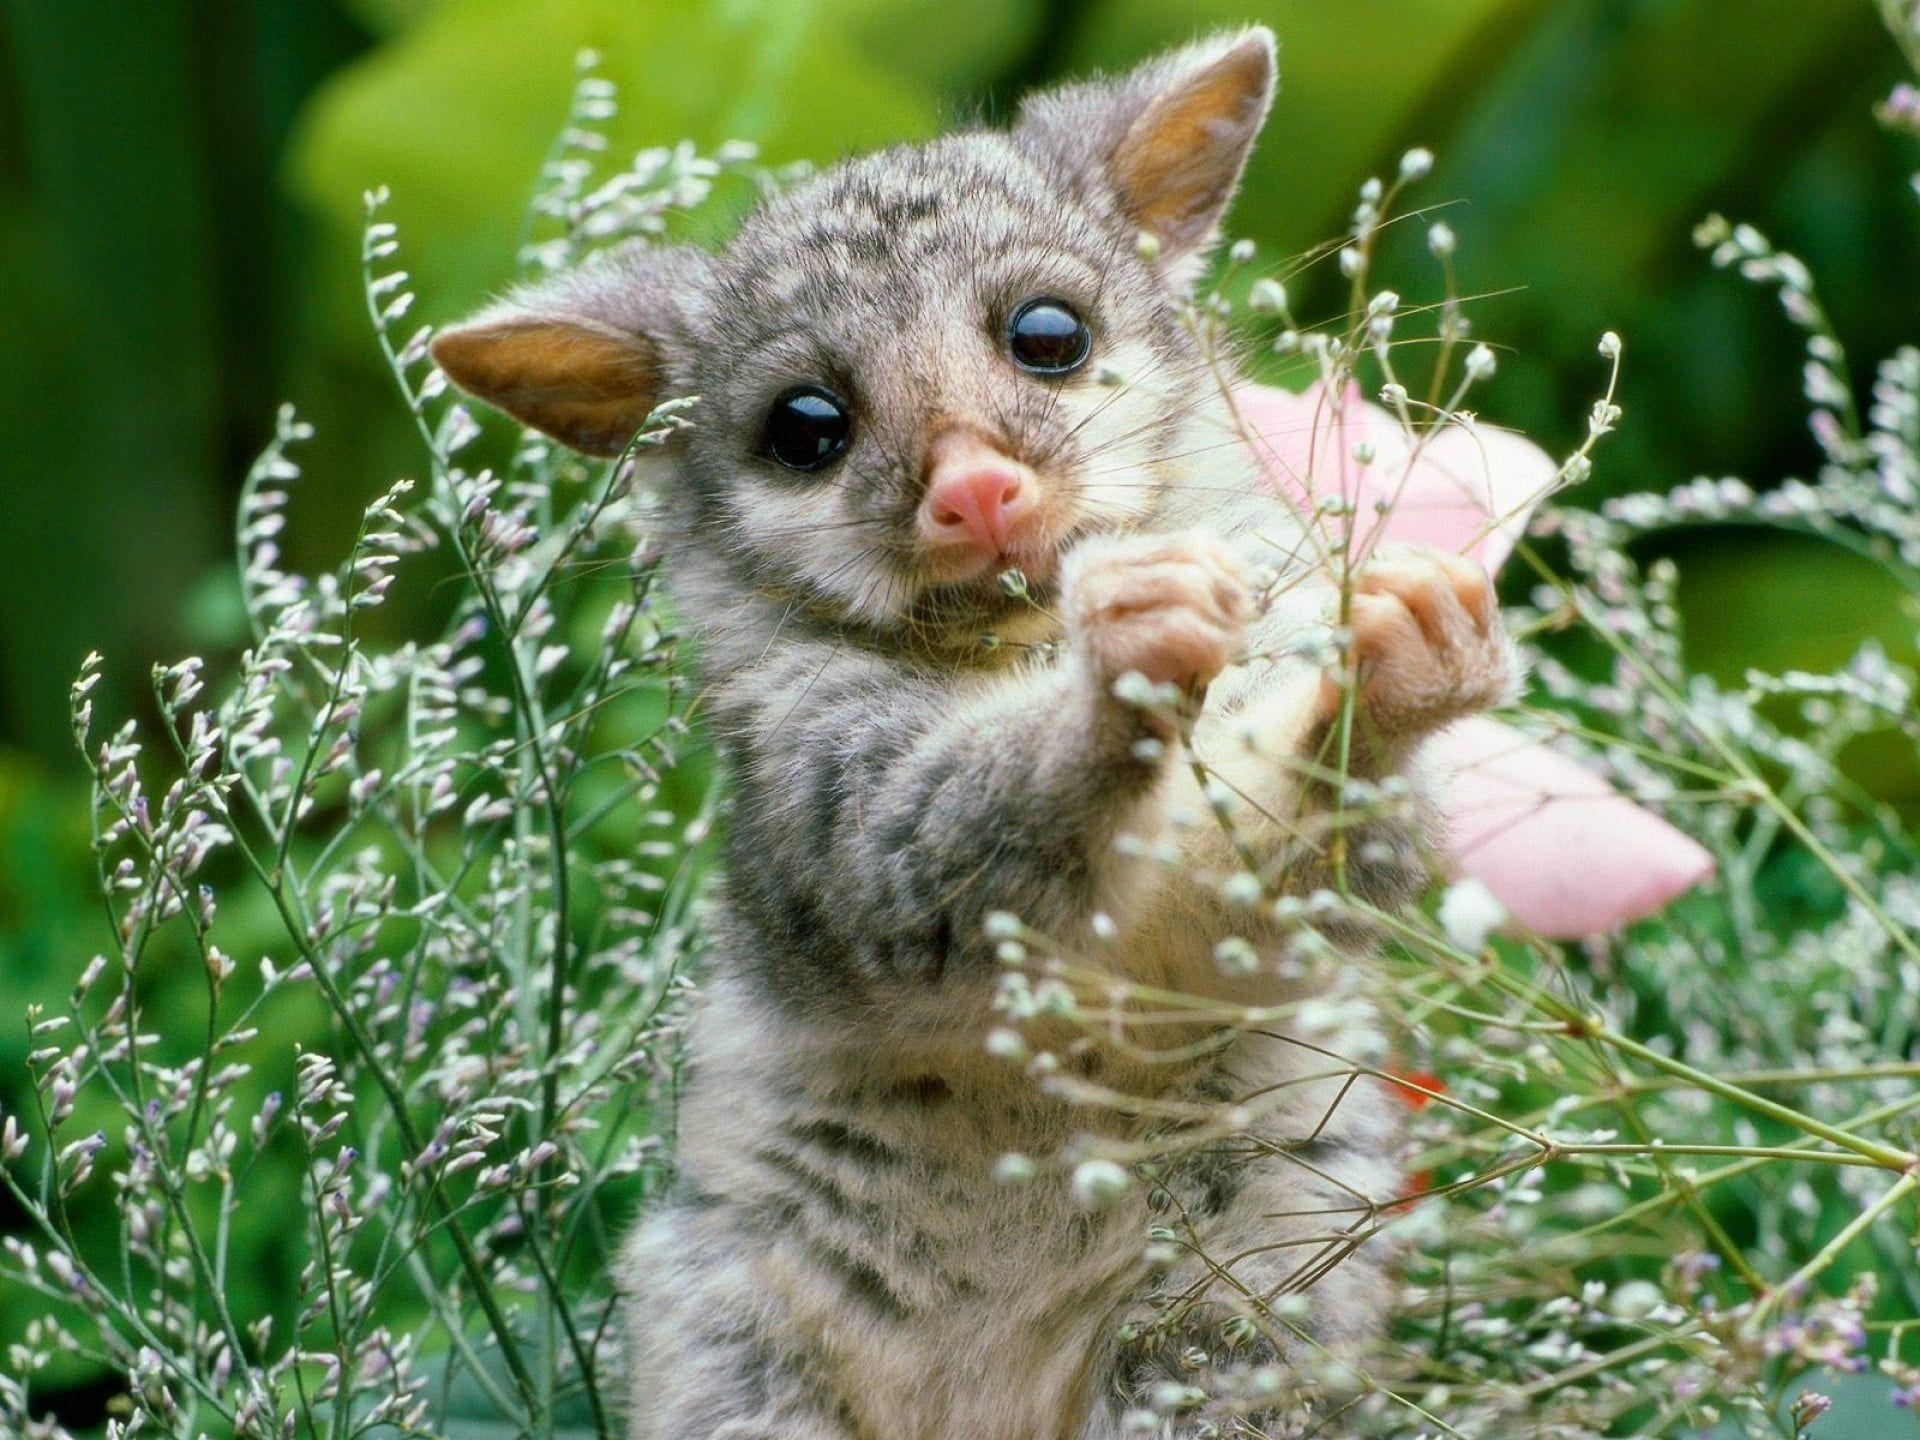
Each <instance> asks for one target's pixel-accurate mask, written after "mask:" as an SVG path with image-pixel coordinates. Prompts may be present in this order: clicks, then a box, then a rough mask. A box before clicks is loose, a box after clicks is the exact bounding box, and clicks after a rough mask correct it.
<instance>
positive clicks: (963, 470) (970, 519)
mask: <svg viewBox="0 0 1920 1440" xmlns="http://www.w3.org/2000/svg"><path fill="white" fill-rule="evenodd" d="M928 459H929V460H930V462H931V464H930V466H929V470H928V475H927V492H926V499H925V501H924V502H923V503H922V505H921V508H920V521H921V528H922V530H923V532H924V533H925V534H926V536H927V538H928V539H930V540H933V541H935V542H937V543H949V544H950V543H956V542H958V543H964V544H971V545H972V546H974V547H975V548H977V549H980V550H987V551H992V552H993V553H995V554H1000V553H1003V552H1004V551H1005V550H1006V548H1007V541H1008V540H1009V539H1010V538H1011V537H1012V536H1013V534H1014V532H1015V531H1016V530H1018V529H1019V527H1020V522H1021V520H1022V519H1023V518H1024V517H1025V516H1026V515H1027V513H1028V512H1029V511H1030V510H1032V508H1033V503H1034V500H1033V491H1034V486H1033V484H1032V483H1031V482H1032V472H1031V471H1029V470H1028V469H1027V467H1026V466H1024V465H1021V464H1019V463H1018V462H1017V461H1013V460H1010V459H1008V458H1007V457H1006V456H1005V455H1003V454H1001V453H1000V452H999V451H998V450H996V449H995V448H994V447H993V446H992V445H990V444H989V443H987V441H986V440H984V439H982V438H981V437H979V436H977V435H974V434H971V433H968V432H965V431H956V432H949V433H948V434H945V435H942V436H941V437H940V438H939V439H937V440H936V441H935V442H934V443H933V446H932V447H931V450H930V453H929V456H928Z"/></svg>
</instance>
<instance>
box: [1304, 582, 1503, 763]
mask: <svg viewBox="0 0 1920 1440" xmlns="http://www.w3.org/2000/svg"><path fill="white" fill-rule="evenodd" d="M1350 624H1351V627H1352V631H1353V658H1354V666H1355V673H1356V675H1357V677H1358V685H1359V692H1358V693H1359V705H1360V715H1359V717H1358V719H1359V722H1360V724H1361V726H1362V727H1363V728H1364V730H1365V732H1366V733H1367V734H1368V735H1369V736H1370V737H1371V738H1373V739H1375V740H1376V741H1380V742H1389V743H1390V742H1392V741H1396V740H1411V739H1417V738H1418V737H1420V736H1422V735H1425V734H1427V733H1428V732H1429V731H1432V730H1436V729H1438V728H1439V727H1440V726H1442V725H1445V724H1447V723H1448V722H1449V721H1452V720H1457V719H1459V718H1461V717H1462V716H1464V715H1471V714H1474V713H1476V712H1477V711H1481V710H1486V709H1490V708H1492V707H1493V706H1495V705H1500V704H1503V703H1505V702H1506V701H1508V700H1510V699H1512V698H1513V695H1514V692H1515V690H1516V689H1517V688H1518V685H1519V678H1520V667H1519V663H1518V661H1517V660H1516V658H1515V655H1514V650H1513V646H1512V645H1511V643H1509V641H1508V640H1507V636H1506V631H1505V628H1504V627H1503V625H1502V624H1501V621H1500V607H1499V605H1498V604H1497V603H1496V602H1495V599H1494V593H1493V582H1492V581H1490V580H1489V579H1488V578H1487V574H1486V572H1485V571H1484V570H1482V569H1481V568H1480V566H1479V565H1477V564H1475V563H1474V562H1473V561H1471V560H1467V559H1464V558H1463V557H1461V556H1458V555H1449V554H1446V553H1444V552H1442V551H1439V550H1430V549H1428V548H1426V547H1424V546H1395V547H1392V548H1383V549H1382V550H1381V551H1379V552H1378V554H1377V555H1376V556H1375V557H1374V558H1373V559H1371V560H1369V561H1368V562H1367V563H1366V564H1365V565H1364V566H1363V567H1362V568H1361V569H1360V570H1359V571H1357V572H1356V573H1355V575H1354V577H1353V603H1352V607H1351V611H1350ZM1340 695H1341V689H1340V683H1339V681H1338V679H1337V678H1335V677H1333V676H1328V677H1326V678H1325V679H1323V681H1322V682H1321V691H1320V709H1321V714H1322V716H1323V718H1326V719H1331V718H1332V716H1333V715H1334V714H1336V713H1337V712H1338V710H1339V707H1340Z"/></svg>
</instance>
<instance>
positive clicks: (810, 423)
mask: <svg viewBox="0 0 1920 1440" xmlns="http://www.w3.org/2000/svg"><path fill="white" fill-rule="evenodd" d="M852 433H853V421H852V420H850V419H848V418H847V407H846V404H845V402H844V401H842V400H841V399H840V397H839V396H838V395H835V394H834V393H833V392H832V391H831V390H823V389H821V388H820V387H819V386H818V385H802V386H800V387H799V388H797V389H793V390H789V391H787V393H786V394H784V395H782V396H781V397H780V398H779V399H778V400H776V401H774V402H773V409H771V410H769V411H768V412H767V426H766V429H765V430H764V431H763V432H762V433H761V436H760V453H761V454H763V455H765V456H767V457H768V458H769V459H771V460H774V461H776V462H778V463H779V464H781V465H784V466H786V467H787V469H789V470H822V469H825V468H826V467H827V466H828V465H831V464H832V463H833V462H834V461H835V460H837V459H839V458H840V456H841V454H842V453H843V452H844V451H845V450H846V448H847V441H848V439H849V437H850V436H851V435H852Z"/></svg>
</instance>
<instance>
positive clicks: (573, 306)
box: [431, 242, 711, 455]
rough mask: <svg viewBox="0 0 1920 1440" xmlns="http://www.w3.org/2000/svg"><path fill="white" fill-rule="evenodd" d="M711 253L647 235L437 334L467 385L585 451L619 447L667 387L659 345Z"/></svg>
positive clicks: (454, 375) (671, 336)
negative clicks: (644, 239)
mask: <svg viewBox="0 0 1920 1440" xmlns="http://www.w3.org/2000/svg"><path fill="white" fill-rule="evenodd" d="M710 263H711V262H710V261H709V260H708V258H707V256H706V255H705V254H704V253H702V252H701V251H698V250H694V249H692V248H690V247H685V246H672V247H662V246H656V245H649V244H646V243H644V242H636V243H634V244H630V245H625V246H622V247H621V248H620V249H617V250H610V251H604V252H602V253H601V254H599V255H596V256H594V257H593V258H592V259H590V260H588V261H586V262H584V263H582V264H581V265H579V266H578V267H576V268H575V269H573V270H570V271H566V272H564V273H562V274H559V275H556V276H554V277H552V278H550V279H547V280H542V281H538V282H536V283H534V284H532V285H528V286H525V287H523V288H522V289H520V290H518V291H516V292H514V293H513V294H512V295H510V296H509V297H508V298H507V299H506V300H505V301H504V302H502V303H501V304H499V305H496V306H493V307H492V308H491V309H488V310H484V311H482V312H481V313H480V314H478V315H476V316H475V317H474V318H473V319H471V320H469V321H467V322H466V323H465V324H462V325H457V326H455V327H453V328H452V329H450V330H443V331H441V332H440V333H439V334H438V335H436V336H435V337H434V340H433V345H432V347H431V348H432V353H433V358H434V361H435V362H436V363H437V364H438V365H439V366H440V368H441V369H442V370H444V371H446V372H447V378H448V379H449V380H451V381H453V383H454V384H456V385H458V386H459V387H460V388H461V389H462V390H465V391H466V392H467V393H468V394H470V395H473V396H476V397H477V398H479V399H481V400H484V401H486V402H487V403H488V404H489V405H492V406H494V407H495V408H497V409H500V410H504V411H506V412H507V414H509V415H511V416H513V418H514V419H516V420H518V421H520V423H521V424H523V425H528V426H531V427H532V428H533V429H535V430H539V431H541V432H543V433H544V434H547V435H551V436H552V437H553V438H554V439H556V440H558V441H560V442H562V443H563V444H566V445H570V446H572V447H573V448H574V449H575V450H579V451H583V452H584V453H586V454H588V455H618V454H619V453H620V452H621V450H623V449H624V448H626V444H627V442H628V441H629V440H631V439H632V438H633V435H634V432H635V431H637V430H638V429H639V428H640V426H641V424H642V423H644V422H645V420H646V418H647V416H648V414H649V413H650V412H651V411H652V410H653V407H654V406H655V405H657V404H659V402H660V401H661V400H663V399H665V398H666V387H667V383H668V376H667V371H668V352H669V351H670V350H671V349H673V348H675V347H676V345H677V343H678V342H679V341H680V338H681V336H682V335H683V334H684V331H685V327H686V319H685V317H686V315H687V313H688V306H689V304H690V303H691V301H692V299H693V297H694V296H695V295H696V294H697V293H698V290H699V287H700V286H701V284H702V283H703V282H704V281H705V278H706V275H707V272H708V268H709V265H710Z"/></svg>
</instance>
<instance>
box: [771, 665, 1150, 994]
mask: <svg viewBox="0 0 1920 1440" xmlns="http://www.w3.org/2000/svg"><path fill="white" fill-rule="evenodd" d="M814 663H815V666H816V667H818V666H819V663H820V662H819V661H818V660H817V659H816V660H815V662H814ZM883 669H884V670H885V671H886V673H885V674H881V673H879V672H880V671H882V670H883ZM784 688H785V687H772V688H771V689H770V690H769V692H768V693H769V694H772V693H776V692H777V691H778V690H780V689H784ZM783 717H784V718H783ZM1146 733H1147V730H1146V727H1145V722H1144V721H1143V719H1142V717H1141V716H1140V714H1139V713H1138V712H1136V711H1134V710H1133V709H1131V708H1129V707H1128V706H1126V705H1124V704H1122V703H1121V702H1119V701H1118V700H1116V699H1114V698H1113V696H1112V695H1111V694H1110V693H1108V691H1107V688H1106V687H1105V686H1104V685H1102V684H1101V683H1100V682H1099V681H1098V680H1097V679H1096V677H1095V675H1094V674H1093V673H1092V672H1091V671H1090V669H1089V668H1088V667H1087V666H1086V665H1085V664H1084V663H1083V661H1082V660H1081V659H1080V657H1078V656H1077V655H1074V654H1069V655H1068V656H1066V657H1065V658H1063V659H1062V660H1060V661H1059V662H1058V663H1057V664H1055V665H1053V666H1051V667H1048V668H1046V669H1036V670H1022V671H1015V672H1009V673H1005V674H1001V675H994V676H971V677H962V678H961V679H960V680H959V681H958V682H956V681H955V679H954V678H953V677H951V676H944V677H932V676H928V675H925V674H915V673H913V672H911V671H907V670H904V669H898V668H893V667H884V666H882V665H880V664H878V663H877V662H874V661H873V660H871V659H867V658H862V659H860V660H858V661H853V660H847V661H840V660H829V661H827V662H826V665H825V668H824V669H818V671H817V673H816V674H815V676H814V678H813V679H812V680H811V681H810V682H808V683H807V684H806V693H805V695H804V697H803V699H801V700H800V701H798V702H791V701H789V702H788V703H787V704H786V705H785V707H784V708H783V707H782V706H781V705H780V703H779V702H777V701H771V700H770V701H769V703H767V704H766V705H764V706H761V707H758V714H757V715H756V716H755V717H754V718H753V720H752V722H751V726H750V728H743V730H742V732H741V734H740V739H739V742H738V743H737V744H736V753H737V754H738V756H739V758H740V761H741V775H740V787H739V790H740V798H739V802H738V805H739V808H738V811H737V816H736V821H735V848H736V855H737V861H736V865H735V892H736V898H737V899H738V900H740V901H742V902H743V903H745V904H746V905H747V907H748V908H749V909H750V910H753V911H755V912H757V915H756V918H757V919H759V920H760V922H761V923H762V924H763V925H764V924H769V923H772V924H776V925H778V926H779V928H780V930H781V931H782V932H784V934H783V939H784V938H791V939H792V940H794V941H795V942H797V943H798V944H800V945H803V946H805V947H807V948H808V949H817V948H819V947H821V946H822V945H830V946H832V947H833V948H834V949H835V950H836V951H838V952H839V954H841V955H843V956H850V957H851V958H852V960H853V963H854V965H855V966H856V967H857V969H858V970H859V971H861V972H863V973H865V974H867V975H873V976H885V975H892V974H907V975H925V976H930V977H939V976H942V975H946V974H950V973H967V972H968V971H969V969H970V968H971V969H975V970H978V969H980V968H982V967H983V964H984V961H985V960H986V958H987V956H988V954H989V951H990V942H988V940H987V939H986V936H985V925H984V922H985V918H986V916H987V915H988V914H989V913H991V912H993V911H995V910H1007V911H1011V912H1013V913H1016V914H1018V915H1020V916H1021V917H1022V918H1023V919H1024V920H1026V921H1028V922H1029V923H1031V924H1033V925H1036V926H1039V927H1041V928H1045V929H1049V930H1053V931H1056V932H1058V933H1066V932H1067V931H1068V930H1069V929H1070V928H1071V927H1072V926H1074V925H1076V924H1077V923H1082V922H1084V920H1085V918H1086V917H1087V915H1088V914H1089V913H1090V912H1091V911H1092V910H1093V909H1095V908H1097V907H1098V906H1099V904H1100V897H1101V895H1102V893H1103V885H1104V882H1105V881H1106V879H1107V877H1108V876H1109V875H1110V874H1111V873H1112V871H1113V868H1114V867H1115V866H1116V865H1117V864H1118V863H1119V861H1118V860H1117V857H1116V856H1115V853H1114V847H1113V840H1114V838H1115V836H1116V835H1117V834H1118V833H1119V832H1120V831H1121V830H1122V829H1124V828H1126V826H1127V824H1128V822H1129V820H1130V819H1132V818H1133V817H1134V816H1135V815H1136V814H1137V812H1138V809H1139V802H1140V801H1141V800H1142V799H1143V797H1145V796H1147V795H1148V794H1149V793H1150V792H1151V791H1152V790H1153V788H1154V786H1155V783H1156V781H1157V779H1158V777H1159V775H1160V773H1161V771H1162V769H1163V768H1164V765H1165V762H1164V761H1162V760H1150V759H1142V758H1140V756H1138V755H1137V754H1136V753H1135V747H1136V744H1137V742H1138V741H1139V740H1140V739H1141V738H1143V737H1144V736H1145V735H1146ZM829 897H831V898H829Z"/></svg>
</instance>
